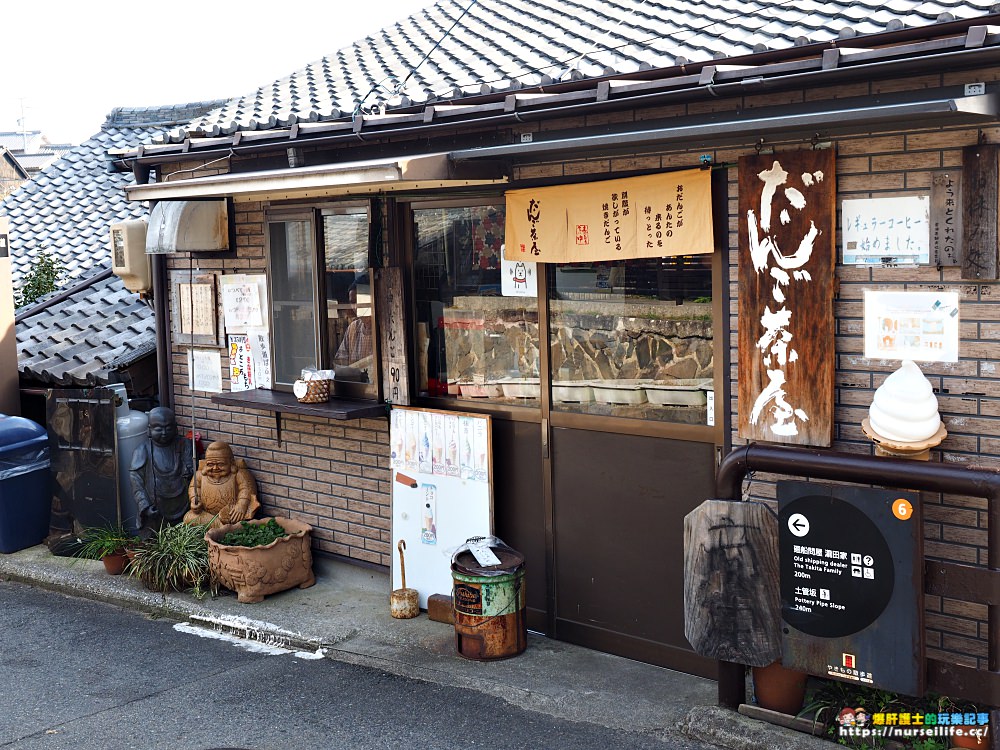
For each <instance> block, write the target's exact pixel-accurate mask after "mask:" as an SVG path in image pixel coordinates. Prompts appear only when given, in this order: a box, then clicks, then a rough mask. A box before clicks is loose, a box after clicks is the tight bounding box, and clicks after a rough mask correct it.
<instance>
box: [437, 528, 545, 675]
mask: <svg viewBox="0 0 1000 750" xmlns="http://www.w3.org/2000/svg"><path fill="white" fill-rule="evenodd" d="M492 550H493V553H494V554H495V555H496V556H497V557H499V558H500V564H499V565H493V566H490V567H483V566H481V565H480V564H479V563H478V562H477V561H476V558H475V557H474V556H473V554H472V553H471V552H469V551H468V550H466V551H464V552H460V553H459V554H458V555H457V556H456V557H455V559H454V561H453V562H452V564H451V576H452V579H453V582H454V589H453V591H452V600H453V602H454V607H455V648H456V649H457V650H458V653H459V655H460V656H464V657H465V658H467V659H476V660H477V661H489V660H491V659H506V658H509V657H511V656H517V655H518V654H520V653H522V652H523V651H524V649H526V648H527V647H528V624H527V620H526V618H525V597H524V555H522V554H521V553H520V552H515V551H514V550H512V549H510V548H509V547H493V548H492Z"/></svg>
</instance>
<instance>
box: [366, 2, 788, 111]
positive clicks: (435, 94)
mask: <svg viewBox="0 0 1000 750" xmlns="http://www.w3.org/2000/svg"><path fill="white" fill-rule="evenodd" d="M647 1H648V0H642V2H641V3H640V5H639V7H642V6H643V5H645V4H646V2H647ZM477 2H478V0H473V2H472V3H470V4H469V7H468V8H466V9H465V10H464V11H463V12H462V14H461V15H460V16H459V17H458V18H457V19H455V21H454V22H453V23H452V25H451V27H449V29H448V31H447V32H446V33H445V34H444V36H442V37H441V39H439V40H438V42H437V43H436V44H435V45H434V47H433V49H431V50H430V51H429V52H428V53H427V54H425V55H424V57H423V58H422V59H421V60H420V62H419V63H417V65H415V66H414V67H413V68H411V69H410V71H409V73H408V74H407V76H406V78H405V79H404V80H403V82H402V83H400V84H397V86H396V87H394V89H393V94H392V95H396V94H398V93H400V91H402V86H403V84H405V83H406V81H408V80H409V79H410V78H411V77H412V75H413V74H414V73H415V72H416V70H417V68H419V67H420V66H421V65H422V64H423V63H424V62H425V61H426V60H427V58H428V57H430V55H431V54H432V53H433V52H434V51H435V50H436V49H437V48H438V47H439V46H440V44H441V42H443V41H444V40H445V39H446V38H447V37H448V36H450V35H451V33H452V31H453V30H454V28H455V26H456V25H457V24H458V22H459V21H461V20H462V18H464V17H465V15H466V14H467V13H468V12H469V10H470V9H471V8H472V6H473V5H475V4H476V3H477ZM796 2H798V0H780V2H774V3H770V4H768V8H769V9H774V8H779V7H785V6H788V5H793V4H795V3H796ZM744 15H745V13H733V14H732V15H730V16H727V17H725V18H721V19H713V20H711V21H709V22H708V23H705V24H704V25H702V26H693V27H689V28H691V30H692V31H696V32H697V31H704V30H706V29H709V28H711V27H712V26H717V25H720V24H727V23H729V22H730V21H733V20H734V19H737V18H741V17H743V16H744ZM625 20H626V19H625V18H622V19H621V20H620V21H619V22H618V24H616V26H621V25H622V24H623V23H624V22H625ZM605 33H606V34H608V33H610V31H606V32H605ZM662 38H663V37H662V35H661V34H653V35H651V36H649V37H646V38H642V39H638V40H629V41H626V42H622V43H621V44H618V45H594V46H593V47H591V48H590V49H589V50H587V51H586V52H583V53H574V55H573V56H572V57H566V58H565V59H561V60H556V61H554V62H552V63H549V64H547V65H542V66H539V67H531V66H525V67H524V68H522V69H521V70H519V71H517V72H516V73H513V74H510V75H504V76H501V77H499V78H488V79H481V80H480V79H476V80H469V81H468V82H467V83H465V84H462V83H455V84H454V85H450V86H449V87H448V88H447V89H442V90H440V91H435V90H434V89H433V86H435V85H437V83H436V82H435V83H428V84H426V86H425V89H426V90H428V91H429V92H430V97H429V100H430V99H436V98H440V97H442V96H444V95H445V94H446V93H448V92H450V91H452V90H454V89H455V88H461V87H462V86H463V85H468V86H471V85H474V84H487V85H488V84H493V83H498V82H500V81H503V80H509V79H515V78H521V77H522V76H525V75H528V74H531V73H534V74H536V75H539V76H541V75H544V74H545V72H546V71H549V70H553V69H560V68H565V67H566V66H567V65H569V64H570V63H572V62H574V61H576V62H579V61H580V60H581V59H582V58H583V57H584V56H585V55H590V54H593V53H594V52H612V53H614V52H617V51H619V50H621V49H623V48H625V47H629V46H641V45H645V44H648V43H650V42H653V41H656V40H657V39H662ZM389 77H390V76H387V77H386V78H383V79H382V81H380V82H379V83H376V84H373V85H372V87H371V89H370V90H369V91H368V93H367V94H365V96H364V98H363V99H362V100H361V102H359V104H358V105H357V106H356V107H355V115H357V114H359V113H360V107H361V105H362V104H363V103H364V101H365V100H366V99H367V98H368V97H369V96H371V94H372V93H373V92H374V91H375V90H376V89H377V88H380V87H381V86H382V83H384V82H385V80H387V79H388V78H389ZM441 81H444V77H443V76H442V78H441Z"/></svg>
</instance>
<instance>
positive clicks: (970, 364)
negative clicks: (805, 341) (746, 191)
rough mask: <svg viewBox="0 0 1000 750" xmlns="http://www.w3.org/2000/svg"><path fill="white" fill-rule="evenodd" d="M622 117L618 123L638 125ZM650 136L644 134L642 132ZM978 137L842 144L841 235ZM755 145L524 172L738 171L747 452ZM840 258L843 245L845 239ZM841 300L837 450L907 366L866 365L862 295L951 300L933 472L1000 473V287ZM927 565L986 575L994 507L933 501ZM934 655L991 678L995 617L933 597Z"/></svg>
mask: <svg viewBox="0 0 1000 750" xmlns="http://www.w3.org/2000/svg"><path fill="white" fill-rule="evenodd" d="M998 78H1000V70H997V69H988V70H978V71H965V72H959V73H949V74H942V75H932V76H923V77H920V78H914V79H910V80H906V79H902V80H894V81H888V82H871V83H854V84H850V85H846V86H838V87H830V88H816V89H811V90H809V91H806V92H785V93H780V94H775V95H768V96H765V97H760V96H758V97H745V98H739V99H725V100H712V101H708V102H698V103H691V104H687V105H684V104H673V105H670V106H668V107H660V108H657V109H652V108H651V109H648V110H643V111H639V112H634V113H631V114H632V119H634V120H635V121H636V122H637V123H640V121H642V120H650V119H658V118H661V117H669V116H683V115H691V114H696V113H703V112H706V111H715V112H725V111H731V110H732V109H733V108H735V107H740V108H749V107H753V106H764V105H773V104H780V103H792V102H801V101H817V100H822V99H835V98H840V97H847V96H859V95H865V94H869V95H871V94H877V93H882V92H885V91H902V90H907V89H921V88H934V87H938V86H943V85H955V84H959V83H964V82H972V81H987V82H989V81H995V80H998ZM628 120H629V118H628V117H627V116H622V115H619V116H618V117H617V118H616V121H619V122H621V121H628ZM596 124H598V122H597V121H596V120H593V118H575V119H573V120H568V119H567V120H561V121H557V122H551V123H548V124H547V125H529V126H524V128H523V130H524V131H538V130H561V129H563V128H565V127H572V126H590V125H596ZM639 126H640V127H641V126H642V124H641V123H640V124H639ZM980 137H982V138H984V139H985V140H987V141H989V142H1000V128H983V129H977V128H965V127H959V128H934V129H924V130H914V131H908V132H897V133H890V134H882V133H879V134H860V135H856V136H851V137H838V138H834V139H832V142H833V145H834V147H835V148H836V151H837V200H838V203H837V205H838V216H837V218H838V227H839V223H840V222H839V218H840V215H839V205H840V200H842V199H844V198H867V197H880V196H885V197H891V196H903V195H916V194H927V193H928V192H929V190H930V184H931V177H932V171H933V170H937V169H946V168H955V167H960V166H961V158H962V155H961V149H962V147H964V146H967V145H973V144H975V143H977V142H978V141H979V139H980ZM755 140H756V136H755V135H754V134H752V133H750V134H748V139H747V143H746V145H744V146H742V147H738V146H737V147H726V148H699V149H697V150H685V149H677V150H660V151H657V152H655V153H651V152H648V151H647V152H643V153H637V154H627V155H622V156H616V157H613V158H603V159H580V160H570V161H558V162H557V161H551V162H544V163H536V164H527V165H524V166H522V167H520V168H519V169H518V170H517V173H516V177H517V178H519V179H551V178H557V177H577V176H579V175H592V176H593V178H594V179H608V178H610V177H611V176H613V175H614V174H615V173H617V172H623V171H630V170H645V169H660V168H662V169H670V168H690V167H693V166H696V165H697V164H698V157H699V156H701V155H702V154H709V155H711V156H712V159H713V162H714V163H715V164H716V165H728V169H727V170H726V171H727V175H728V184H729V205H728V218H729V236H728V242H727V245H728V249H729V253H730V255H729V260H730V265H729V294H730V300H731V305H730V310H729V336H730V339H729V345H730V361H731V362H732V365H731V371H730V380H731V388H732V394H733V396H732V401H731V403H730V419H731V421H732V427H733V432H732V440H733V444H734V445H740V444H743V443H744V442H745V441H742V440H741V439H740V438H739V437H738V436H737V435H736V427H737V425H738V418H737V401H736V393H737V387H736V378H737V376H738V373H737V367H736V363H737V361H738V356H737V348H736V347H737V340H738V318H737V308H738V294H739V289H738V285H737V267H736V259H737V247H738V240H737V227H738V210H737V208H738V197H739V196H738V191H737V186H738V183H737V170H736V162H737V160H738V159H739V157H740V156H742V155H744V154H752V153H754V147H753V142H754V141H755ZM766 145H767V146H768V147H769V148H774V149H775V151H776V152H777V153H780V152H782V151H790V150H797V149H804V148H811V145H812V144H811V143H810V142H806V141H802V140H789V139H784V140H782V139H772V138H768V139H767V144H766ZM836 246H837V257H838V260H839V258H840V236H839V231H838V236H837V243H836ZM836 273H837V277H838V278H839V280H840V289H839V293H838V296H837V298H836V300H835V303H834V315H835V318H836V353H837V367H836V377H835V394H834V399H835V413H834V419H835V428H834V429H835V432H834V444H833V446H832V447H833V449H835V450H838V451H845V452H850V453H863V454H868V455H871V454H872V453H873V450H874V449H873V446H872V443H871V441H870V440H868V439H866V438H865V436H864V434H863V433H862V431H861V420H862V418H864V417H865V416H867V412H868V406H869V405H870V404H871V401H872V397H873V395H874V392H875V389H876V388H878V386H879V385H881V383H882V382H883V380H884V379H885V377H886V376H887V375H888V374H889V373H890V372H892V371H893V370H895V369H896V368H897V367H898V362H890V361H873V360H868V359H866V358H865V357H864V342H863V318H864V309H863V308H864V304H863V292H864V290H865V289H883V290H900V291H902V290H924V291H930V290H936V291H937V290H945V291H957V292H959V295H960V315H961V331H960V334H961V345H960V351H959V361H958V362H957V363H920V367H921V369H922V370H923V372H924V374H925V375H927V377H928V378H929V379H930V381H931V383H932V384H933V385H934V388H935V391H936V393H937V396H938V401H939V404H940V412H941V417H942V419H943V420H944V421H945V423H946V426H947V429H948V433H949V435H948V438H947V439H946V440H945V442H944V443H943V444H942V446H941V447H940V449H939V450H936V451H934V452H933V453H932V457H931V460H932V461H945V462H949V463H960V464H966V465H969V466H975V467H981V468H990V469H1000V365H998V360H1000V283H978V284H976V283H971V282H963V281H962V280H961V278H960V271H959V269H957V268H945V269H943V270H941V271H938V270H937V269H936V268H933V267H921V268H916V269H859V268H855V267H850V266H844V265H840V264H838V265H837V268H836ZM778 478H779V477H776V476H766V475H761V474H758V475H756V476H755V477H754V478H753V482H752V484H751V489H750V494H751V495H752V496H754V497H756V498H758V499H763V500H765V501H769V502H770V501H773V499H774V493H775V486H774V482H775V481H776V480H777V479H778ZM923 508H924V528H923V532H924V554H925V557H926V558H929V559H938V560H948V561H954V562H960V563H963V564H967V565H981V566H985V565H987V564H988V561H987V550H986V543H987V542H986V534H987V503H986V501H985V500H983V499H980V498H969V497H956V496H941V495H934V494H930V493H924V494H923ZM925 611H926V617H925V624H926V633H927V655H928V656H929V657H933V658H937V659H941V660H943V661H946V662H952V663H958V664H964V665H968V666H972V667H978V668H981V669H985V668H986V667H987V664H986V655H987V630H986V627H987V626H986V607H985V606H983V605H977V604H969V603H966V602H961V601H957V600H952V599H947V598H942V597H939V596H928V597H926V599H925Z"/></svg>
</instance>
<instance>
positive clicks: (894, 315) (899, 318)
mask: <svg viewBox="0 0 1000 750" xmlns="http://www.w3.org/2000/svg"><path fill="white" fill-rule="evenodd" d="M958 319H959V315H958V292H880V291H875V290H865V357H867V358H868V359H898V360H903V359H912V360H914V361H917V362H957V361H958V340H959V336H958V330H959V329H958Z"/></svg>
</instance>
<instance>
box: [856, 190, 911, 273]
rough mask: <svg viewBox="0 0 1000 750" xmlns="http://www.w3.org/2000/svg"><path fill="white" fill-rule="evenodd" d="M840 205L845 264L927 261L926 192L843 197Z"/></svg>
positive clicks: (886, 264) (901, 263)
mask: <svg viewBox="0 0 1000 750" xmlns="http://www.w3.org/2000/svg"><path fill="white" fill-rule="evenodd" d="M840 208H841V215H842V216H843V226H842V227H841V236H842V238H843V243H844V247H843V252H844V263H845V264H847V265H859V266H869V265H876V266H890V267H891V266H901V265H907V266H912V265H914V264H918V263H929V262H930V196H927V195H912V196H905V197H902V198H861V199H858V200H845V201H843V202H842V203H841V207H840Z"/></svg>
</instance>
